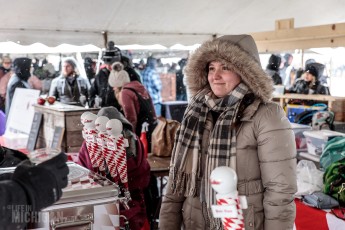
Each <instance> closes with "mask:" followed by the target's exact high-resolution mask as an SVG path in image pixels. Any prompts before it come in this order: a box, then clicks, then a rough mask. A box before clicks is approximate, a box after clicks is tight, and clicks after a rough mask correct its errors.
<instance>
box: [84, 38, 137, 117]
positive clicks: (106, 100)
mask: <svg viewBox="0 0 345 230" xmlns="http://www.w3.org/2000/svg"><path fill="white" fill-rule="evenodd" d="M102 60H103V61H104V64H103V65H101V66H100V68H99V71H98V73H97V74H96V76H95V78H94V81H93V83H92V85H91V89H90V103H89V104H90V107H96V108H99V107H105V106H115V107H116V108H117V109H119V110H120V109H121V106H120V104H119V102H118V101H117V100H116V97H115V95H114V91H113V87H111V86H110V85H109V83H108V79H109V74H110V72H111V70H112V67H111V66H112V64H113V63H114V62H121V63H122V64H123V65H124V70H125V71H127V73H128V75H129V78H130V80H131V81H139V82H140V75H139V74H138V73H137V72H136V71H135V70H134V69H133V67H132V63H131V60H130V59H129V58H127V57H126V56H124V55H123V54H122V52H121V50H120V49H119V48H118V47H116V46H115V42H113V41H109V42H108V44H107V47H106V50H105V51H104V52H103V56H102Z"/></svg>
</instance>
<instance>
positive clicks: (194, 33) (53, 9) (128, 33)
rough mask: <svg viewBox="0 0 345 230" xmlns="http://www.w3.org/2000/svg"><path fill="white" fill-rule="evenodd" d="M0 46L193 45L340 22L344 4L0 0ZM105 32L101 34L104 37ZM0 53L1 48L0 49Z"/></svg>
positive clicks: (319, 0)
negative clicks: (281, 24) (280, 26)
mask: <svg viewBox="0 0 345 230" xmlns="http://www.w3.org/2000/svg"><path fill="white" fill-rule="evenodd" d="M0 4H1V6H2V12H1V14H0V20H1V22H2V25H1V28H0V42H5V41H14V42H20V44H22V45H30V44H32V43H35V42H40V43H43V44H45V45H47V46H57V45H59V44H61V43H68V44H73V45H87V44H92V45H95V46H97V47H104V44H105V40H114V41H115V43H116V45H131V44H140V45H153V44H161V45H163V46H166V47H170V46H173V45H175V44H177V43H180V44H183V45H193V44H197V43H201V42H203V41H204V40H206V39H210V38H212V36H213V35H215V36H220V35H222V34H238V33H255V32H263V31H273V30H274V27H275V21H276V20H279V19H286V18H294V26H295V28H299V27H307V26H316V25H325V24H332V23H342V22H345V14H344V12H345V1H343V0H328V1H324V0H303V1H301V0H290V1H286V0H284V1H283V0H260V1H259V0H242V1H237V0H217V1H210V0H190V1H185V0H174V1H164V0H101V1H94V0H55V1H46V0H30V1H27V0H13V1H10V2H9V1H5V0H0ZM104 31H106V33H103V32H104ZM0 52H1V50H0Z"/></svg>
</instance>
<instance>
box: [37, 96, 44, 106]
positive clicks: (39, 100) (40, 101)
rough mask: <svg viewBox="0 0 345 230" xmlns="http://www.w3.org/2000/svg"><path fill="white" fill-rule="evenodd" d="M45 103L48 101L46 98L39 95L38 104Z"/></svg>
mask: <svg viewBox="0 0 345 230" xmlns="http://www.w3.org/2000/svg"><path fill="white" fill-rule="evenodd" d="M44 103H46V99H44V98H42V97H39V98H38V99H37V104H39V105H44Z"/></svg>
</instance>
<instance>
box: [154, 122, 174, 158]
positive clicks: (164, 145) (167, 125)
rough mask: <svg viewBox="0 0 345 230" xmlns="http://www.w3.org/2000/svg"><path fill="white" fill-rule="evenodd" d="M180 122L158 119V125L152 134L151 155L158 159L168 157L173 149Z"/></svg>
mask: <svg viewBox="0 0 345 230" xmlns="http://www.w3.org/2000/svg"><path fill="white" fill-rule="evenodd" d="M179 127H180V122H178V121H175V120H170V119H166V118H164V117H159V118H158V124H157V126H156V128H155V129H154V130H153V132H152V145H151V147H152V148H151V149H152V153H153V155H156V156H158V157H169V156H171V152H172V150H173V147H174V140H175V135H176V131H177V129H178V128H179Z"/></svg>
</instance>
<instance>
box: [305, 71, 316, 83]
mask: <svg viewBox="0 0 345 230" xmlns="http://www.w3.org/2000/svg"><path fill="white" fill-rule="evenodd" d="M314 78H315V77H314V76H313V75H312V74H310V73H308V72H305V75H304V80H305V81H306V82H311V81H313V79H314Z"/></svg>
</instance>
